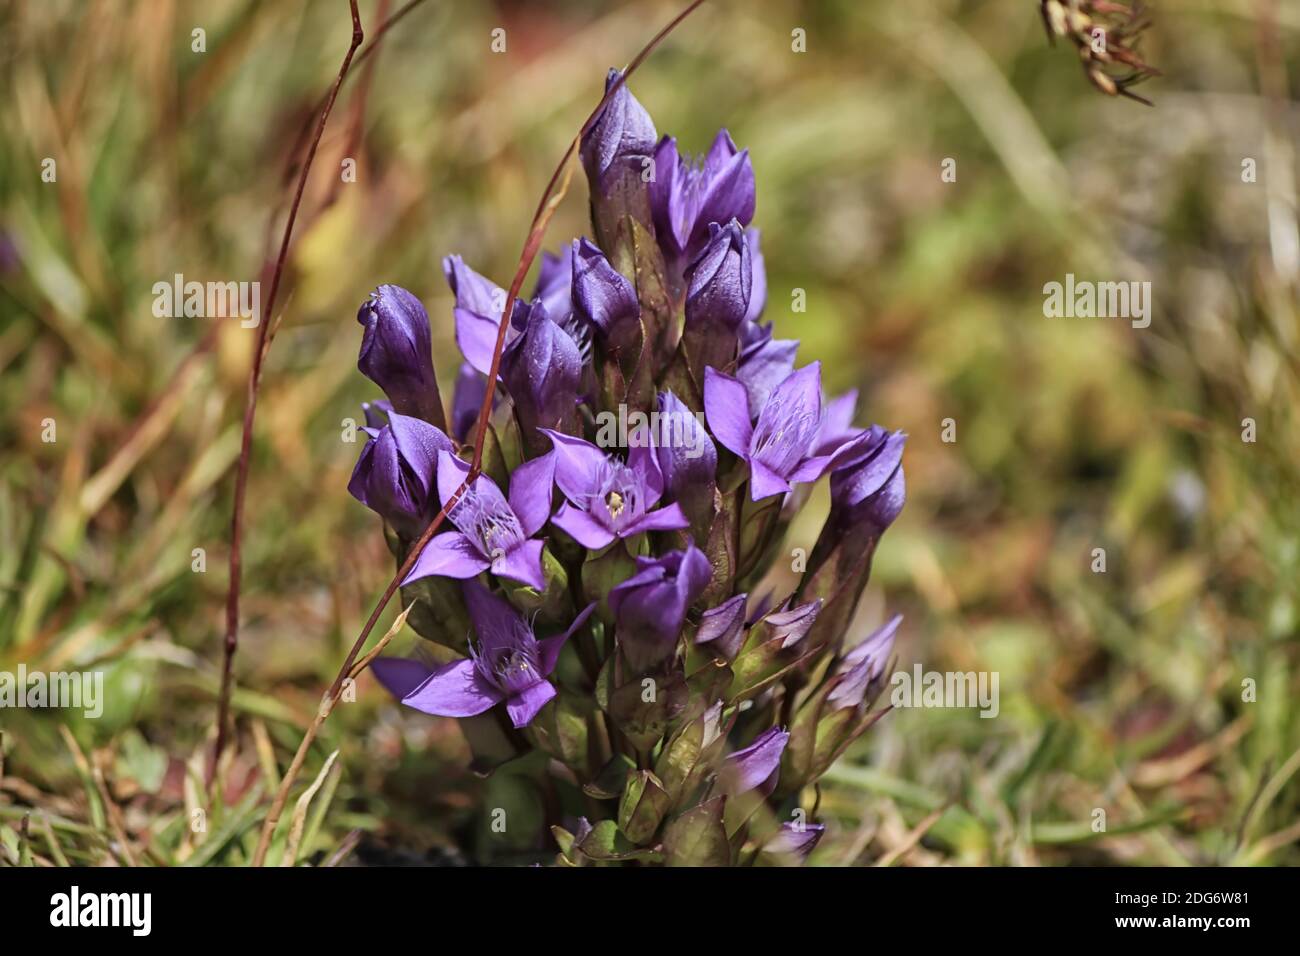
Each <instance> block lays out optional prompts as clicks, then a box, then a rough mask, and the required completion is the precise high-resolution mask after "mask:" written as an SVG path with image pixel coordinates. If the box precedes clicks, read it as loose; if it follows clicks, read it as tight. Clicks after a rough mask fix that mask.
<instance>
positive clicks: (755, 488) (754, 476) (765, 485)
mask: <svg viewBox="0 0 1300 956" xmlns="http://www.w3.org/2000/svg"><path fill="white" fill-rule="evenodd" d="M749 469H750V472H749V496H750V499H751V500H753V501H762V500H763V499H764V498H770V497H772V495H783V494H785V493H786V492H788V491H789V490H790V483H789V482H788V481H786V480H785V479H784V478H782V477H781V476H780V475H778V474H777V473H776V472H774V471H773V470H772V469H771V468H768V467H767V465H765V464H763V463H762V462H761V461H758V460H757V459H752V460H751V461H750V463H749Z"/></svg>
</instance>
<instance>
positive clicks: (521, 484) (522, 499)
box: [510, 451, 555, 537]
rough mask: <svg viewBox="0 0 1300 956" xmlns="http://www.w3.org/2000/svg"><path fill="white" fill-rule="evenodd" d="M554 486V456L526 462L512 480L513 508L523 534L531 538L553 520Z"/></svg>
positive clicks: (517, 470) (511, 496)
mask: <svg viewBox="0 0 1300 956" xmlns="http://www.w3.org/2000/svg"><path fill="white" fill-rule="evenodd" d="M554 486H555V452H553V451H552V452H548V453H547V454H545V455H542V456H541V457H540V458H534V459H533V460H532V461H526V462H524V463H523V464H522V465H520V466H519V467H518V468H516V469H515V471H514V474H512V475H511V476H510V507H511V509H512V510H513V511H514V513H515V515H516V516H517V517H518V518H519V524H520V526H521V527H522V528H523V529H524V534H525V535H527V536H529V537H532V536H533V535H534V534H536V533H537V532H538V530H539V529H540V528H541V527H542V525H544V524H546V520H547V519H548V518H549V517H550V516H551V489H552V488H553V487H554Z"/></svg>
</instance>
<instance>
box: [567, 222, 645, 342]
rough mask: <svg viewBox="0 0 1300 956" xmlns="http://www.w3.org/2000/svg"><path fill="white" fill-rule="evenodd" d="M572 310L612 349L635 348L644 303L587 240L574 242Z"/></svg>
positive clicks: (572, 253)
mask: <svg viewBox="0 0 1300 956" xmlns="http://www.w3.org/2000/svg"><path fill="white" fill-rule="evenodd" d="M570 257H571V261H572V263H573V285H572V289H573V308H574V311H576V312H577V314H578V315H579V316H581V317H582V319H583V320H585V321H586V322H587V323H588V324H589V326H590V327H591V328H593V329H595V330H596V331H597V333H598V334H599V335H600V337H601V339H602V340H603V341H604V342H605V343H607V345H608V347H610V348H611V349H621V348H626V347H628V346H631V345H634V344H635V343H636V341H637V336H638V333H639V332H640V330H641V303H640V302H638V301H637V297H636V289H635V288H633V286H632V283H631V282H629V281H628V280H627V277H626V276H624V275H623V274H622V273H621V272H619V271H618V270H617V269H615V268H614V267H613V266H612V265H610V262H609V260H608V259H607V258H605V253H603V252H601V251H600V249H599V247H597V246H596V245H595V244H593V243H592V242H591V241H590V240H588V239H575V240H574V241H573V246H572V248H571V251H570Z"/></svg>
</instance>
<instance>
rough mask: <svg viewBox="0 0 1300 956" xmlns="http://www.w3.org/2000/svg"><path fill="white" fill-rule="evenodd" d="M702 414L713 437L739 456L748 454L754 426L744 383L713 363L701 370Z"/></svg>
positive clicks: (745, 456)
mask: <svg viewBox="0 0 1300 956" xmlns="http://www.w3.org/2000/svg"><path fill="white" fill-rule="evenodd" d="M704 417H705V420H706V421H707V422H708V423H709V430H710V431H712V432H713V437H714V438H716V439H717V440H718V441H720V442H722V444H723V445H724V446H726V447H727V448H728V449H730V450H731V451H732V452H733V453H735V454H737V455H739V456H740V457H741V458H746V459H747V458H749V445H750V441H751V440H752V439H753V436H754V426H753V425H752V424H751V422H750V420H749V400H748V398H747V397H746V395H745V386H744V385H742V384H740V382H738V381H737V380H736V379H734V378H732V377H731V376H730V375H726V374H724V373H722V372H719V371H718V370H717V369H715V368H712V367H710V368H706V369H705V370H704Z"/></svg>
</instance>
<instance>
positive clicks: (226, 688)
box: [212, 0, 365, 772]
mask: <svg viewBox="0 0 1300 956" xmlns="http://www.w3.org/2000/svg"><path fill="white" fill-rule="evenodd" d="M348 6H349V8H350V10H351V12H352V42H351V43H350V44H349V45H348V52H347V54H346V55H345V56H344V57H343V65H342V66H341V67H339V75H338V77H337V78H336V79H335V80H334V85H333V86H332V87H331V88H330V92H329V96H328V97H327V99H326V101H325V107H324V109H322V110H321V114H320V120H319V121H318V122H317V124H316V136H315V138H314V139H313V140H312V143H311V147H310V148H309V149H308V151H307V157H306V159H305V161H304V162H303V165H302V172H301V173H300V174H299V176H298V188H297V189H296V191H295V192H294V196H293V204H292V205H291V206H290V207H289V218H288V220H287V221H286V222H285V224H284V236H283V238H281V240H280V252H279V255H278V256H276V260H275V271H274V272H272V274H271V291H270V293H269V294H268V296H267V299H266V308H265V309H263V310H262V313H261V322H259V323H258V327H257V346H256V348H255V350H254V352H253V364H252V367H251V368H250V369H249V372H248V388H247V391H246V392H245V396H244V432H243V438H242V441H241V443H240V446H239V465H238V467H237V469H236V471H235V503H234V508H233V510H232V513H231V517H230V582H229V585H228V589H227V591H226V641H225V645H224V648H225V658H224V661H223V663H222V667H221V695H220V697H219V699H218V705H217V743H216V747H215V749H214V752H213V761H212V765H213V770H214V772H215V770H216V767H217V765H218V763H219V761H220V759H221V752H222V750H224V749H225V745H226V733H227V731H228V726H229V723H230V696H231V692H232V689H233V688H232V683H231V674H232V672H233V667H234V661H235V651H236V650H237V649H238V647H239V585H240V573H241V570H242V567H241V564H242V560H241V559H242V556H241V550H240V547H241V544H242V543H243V530H244V498H245V496H246V494H247V491H248V465H249V458H250V456H251V453H252V447H253V419H254V417H255V416H256V414H257V392H258V386H259V385H260V384H261V379H262V361H263V360H264V359H265V358H266V352H267V346H268V345H269V344H270V340H269V333H270V330H271V328H272V326H273V325H274V324H275V299H276V296H277V295H278V294H279V292H280V280H281V278H282V277H283V276H284V264H285V260H286V259H287V258H288V255H289V243H290V241H291V240H292V238H293V226H294V223H295V222H296V221H297V219H298V210H299V208H301V206H302V196H303V192H304V191H305V190H306V187H307V174H308V173H310V172H311V164H312V160H314V159H315V158H316V150H317V148H318V147H319V146H320V140H321V136H323V135H324V133H325V123H326V122H327V121H328V120H329V115H330V111H331V110H333V108H334V101H335V100H336V99H337V98H338V94H339V87H341V86H342V85H343V78H344V77H345V76H347V73H348V68H349V67H350V66H351V65H352V57H353V55H354V54H355V53H356V52H357V47H359V46H361V41H362V40H364V39H365V34H364V32H363V31H362V29H361V14H360V12H359V11H358V10H357V0H348Z"/></svg>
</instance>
